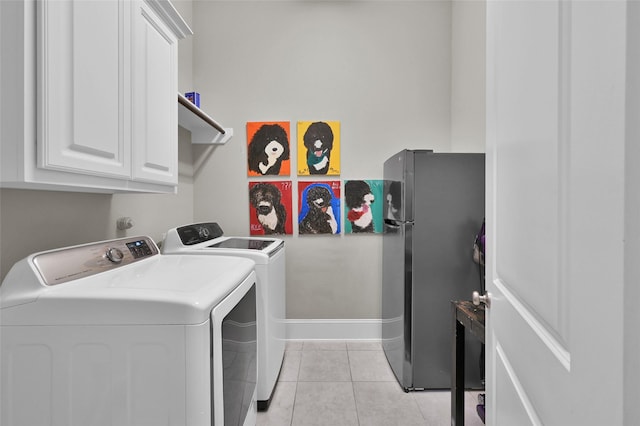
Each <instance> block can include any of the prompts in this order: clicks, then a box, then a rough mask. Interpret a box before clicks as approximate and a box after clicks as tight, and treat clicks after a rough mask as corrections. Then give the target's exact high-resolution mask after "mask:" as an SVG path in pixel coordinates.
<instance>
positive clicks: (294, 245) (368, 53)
mask: <svg viewBox="0 0 640 426" xmlns="http://www.w3.org/2000/svg"><path fill="white" fill-rule="evenodd" d="M483 13H484V6H483V4H482V3H480V2H460V3H459V4H457V5H456V7H452V3H451V2H449V1H425V2H403V1H394V2H362V1H357V2H329V1H303V2H299V1H296V2H287V1H285V2H276V1H269V2H264V1H241V2H237V1H215V2H213V1H194V5H193V16H194V22H193V29H194V32H195V36H194V40H193V58H194V66H193V69H194V76H193V78H194V89H195V90H197V91H199V92H200V93H201V103H202V107H203V109H205V110H206V111H207V112H208V113H210V114H211V115H212V116H214V117H215V118H216V119H217V120H219V121H220V122H221V123H222V124H223V125H225V126H227V127H233V128H234V135H235V136H234V138H233V139H232V140H231V141H230V142H229V143H228V144H227V145H225V146H220V147H216V148H215V149H213V152H208V151H207V152H205V151H204V150H202V151H201V152H200V153H198V154H196V156H201V157H204V158H206V160H205V161H204V162H203V165H202V167H201V168H200V169H199V170H198V172H197V174H196V177H195V183H194V197H195V199H194V214H195V218H196V220H197V221H208V220H215V221H217V222H219V223H220V224H221V226H222V228H223V229H224V230H225V233H226V234H227V235H248V232H249V205H248V196H247V186H248V182H249V179H248V178H247V166H246V143H247V142H246V131H245V125H246V122H247V121H263V120H264V121H271V120H277V121H290V122H291V128H292V139H293V140H294V141H295V138H296V131H295V129H296V122H297V121H298V120H339V121H340V122H341V170H342V174H341V176H340V177H339V179H340V180H345V179H381V178H382V164H383V162H384V160H385V159H386V158H387V157H389V156H390V155H392V154H393V153H395V152H397V151H399V150H401V149H403V148H431V149H434V150H437V151H452V150H458V151H474V152H478V151H483V150H484V112H483V111H484V85H483V82H484V42H483V40H484V15H483ZM454 16H455V17H459V18H460V20H461V24H460V25H453V24H452V22H453V18H454ZM475 21H478V22H475ZM465 22H466V23H465ZM454 27H455V28H457V35H456V37H455V38H454V37H453V35H452V29H453V28H454ZM452 43H455V45H456V46H458V47H459V48H460V49H462V51H461V52H455V53H453V52H452V51H453V48H452ZM467 48H470V49H471V51H470V52H467V51H466V50H465V49H467ZM454 62H455V64H456V66H457V67H458V68H455V72H454V65H453V64H454ZM478 84H479V85H480V87H476V86H477V85H478ZM454 94H455V96H454ZM452 99H454V100H455V102H453V104H455V108H454V105H453V104H452ZM452 134H455V135H456V138H455V141H454V140H453V139H452V137H451V136H452ZM292 145H294V146H292V149H293V151H294V153H293V155H292V158H294V159H295V158H296V156H295V152H296V149H295V142H294V143H293V144H292ZM210 151H211V150H210ZM207 155H208V157H207ZM292 170H293V171H294V174H293V175H292V176H290V177H289V179H291V180H292V181H293V182H294V188H296V187H297V185H296V182H297V181H298V177H297V176H296V175H295V162H294V163H292ZM279 179H280V178H279ZM327 179H332V177H327ZM252 180H257V179H252ZM300 180H308V179H303V178H301V179H300ZM296 206H297V195H296V194H295V191H294V209H296ZM296 217H297V215H296ZM294 219H295V218H294ZM294 228H295V226H294ZM285 239H286V242H287V279H288V282H287V316H288V318H298V319H309V318H316V319H324V318H340V319H357V318H362V319H368V318H380V285H381V266H380V264H381V243H382V240H381V236H379V235H339V236H326V235H325V236H298V235H297V230H295V229H294V235H293V236H288V237H285Z"/></svg>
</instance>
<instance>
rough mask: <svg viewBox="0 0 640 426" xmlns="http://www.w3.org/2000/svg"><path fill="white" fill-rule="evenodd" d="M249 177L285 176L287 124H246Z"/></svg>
mask: <svg viewBox="0 0 640 426" xmlns="http://www.w3.org/2000/svg"><path fill="white" fill-rule="evenodd" d="M247 139H248V140H249V143H248V145H247V162H248V166H249V176H273V175H275V176H278V175H284V176H287V175H289V173H290V166H289V155H290V148H289V123H288V122H273V123H261V122H260V123H258V122H255V123H251V122H250V123H247Z"/></svg>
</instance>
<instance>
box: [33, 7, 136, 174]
mask: <svg viewBox="0 0 640 426" xmlns="http://www.w3.org/2000/svg"><path fill="white" fill-rule="evenodd" d="M124 12H125V11H124V3H122V2H119V1H109V0H100V1H91V2H87V1H74V0H64V1H41V2H38V20H39V22H38V25H37V28H38V33H37V37H38V49H37V54H38V84H37V86H38V90H37V92H38V102H37V104H38V111H37V120H38V136H37V147H38V149H37V152H38V163H37V164H38V167H41V168H45V169H53V170H64V171H67V172H73V173H86V174H91V175H103V176H115V177H126V178H129V177H130V175H131V164H130V152H131V148H130V146H129V143H130V141H129V138H128V135H126V133H125V129H126V127H127V125H128V124H127V123H126V122H125V120H126V115H125V114H126V113H127V108H126V105H125V102H124V95H125V90H126V87H125V84H126V82H127V78H128V77H127V75H126V73H125V70H126V69H127V67H128V66H129V65H128V64H127V60H128V58H127V57H125V55H124V54H123V53H124V52H123V48H122V47H123V45H124V38H123V37H124V33H125V28H124V26H125V15H124Z"/></svg>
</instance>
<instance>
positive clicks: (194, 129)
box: [178, 93, 233, 145]
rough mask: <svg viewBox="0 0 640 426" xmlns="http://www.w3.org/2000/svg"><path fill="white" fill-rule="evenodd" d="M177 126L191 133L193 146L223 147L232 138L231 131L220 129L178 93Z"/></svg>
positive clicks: (218, 125) (213, 121) (211, 119)
mask: <svg viewBox="0 0 640 426" xmlns="http://www.w3.org/2000/svg"><path fill="white" fill-rule="evenodd" d="M178 124H179V125H180V126H181V127H184V128H185V129H187V130H189V131H190V132H191V143H193V144H204V145H223V144H225V143H227V141H228V140H229V139H231V137H232V136H233V129H231V128H224V127H222V126H221V125H220V124H218V123H217V122H216V121H215V120H214V119H213V118H211V117H209V115H207V114H206V113H205V112H204V111H202V110H201V109H200V108H198V107H197V106H195V105H194V104H193V103H192V102H191V101H190V100H188V99H187V98H185V97H184V96H183V95H181V94H180V93H178Z"/></svg>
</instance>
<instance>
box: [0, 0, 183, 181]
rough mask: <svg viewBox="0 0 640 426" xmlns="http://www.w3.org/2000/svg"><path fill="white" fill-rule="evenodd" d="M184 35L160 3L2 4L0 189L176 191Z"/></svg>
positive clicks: (76, 0) (60, 0) (59, 0)
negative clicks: (178, 99)
mask: <svg viewBox="0 0 640 426" xmlns="http://www.w3.org/2000/svg"><path fill="white" fill-rule="evenodd" d="M187 34H191V30H190V29H189V28H188V27H187V26H186V24H185V23H184V21H183V20H182V18H181V17H180V16H179V15H178V14H177V12H176V11H175V9H174V8H173V6H172V5H171V4H170V3H169V2H168V1H166V0H153V1H152V0H146V1H142V0H133V1H132V0H102V1H86V0H54V1H52V0H43V1H37V2H36V1H33V0H28V1H25V2H1V3H0V38H1V39H2V44H3V70H2V71H3V73H2V75H1V84H2V86H1V87H0V88H1V92H0V93H1V94H2V96H1V100H0V102H1V103H2V121H1V123H0V124H1V125H0V131H1V132H2V133H1V134H2V157H1V161H2V171H1V176H2V186H3V187H14V188H37V189H60V190H77V191H85V192H119V191H137V192H175V189H176V187H177V183H178V172H177V166H178V154H177V153H178V140H177V139H178V127H177V126H178V121H177V106H176V92H177V72H178V64H177V58H178V55H177V41H178V38H182V37H184V36H185V35H187ZM5 43H6V44H7V45H9V44H10V45H11V47H12V49H4V45H5ZM9 51H10V52H11V53H10V56H11V57H10V58H7V59H8V60H7V61H5V60H4V59H5V58H4V54H5V52H9ZM5 68H8V72H5ZM6 95H7V96H6Z"/></svg>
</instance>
